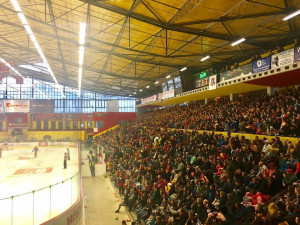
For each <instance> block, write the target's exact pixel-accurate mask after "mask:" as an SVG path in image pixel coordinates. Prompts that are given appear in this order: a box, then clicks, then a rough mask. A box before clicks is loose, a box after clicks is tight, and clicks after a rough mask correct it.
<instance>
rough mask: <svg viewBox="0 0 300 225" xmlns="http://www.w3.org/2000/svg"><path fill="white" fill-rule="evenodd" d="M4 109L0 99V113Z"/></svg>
mask: <svg viewBox="0 0 300 225" xmlns="http://www.w3.org/2000/svg"><path fill="white" fill-rule="evenodd" d="M3 109H4V101H0V113H3V111H4V110H3Z"/></svg>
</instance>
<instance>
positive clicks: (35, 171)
mask: <svg viewBox="0 0 300 225" xmlns="http://www.w3.org/2000/svg"><path fill="white" fill-rule="evenodd" d="M52 170H53V167H47V168H31V169H18V170H17V171H16V172H14V174H13V175H20V174H41V173H51V172H52Z"/></svg>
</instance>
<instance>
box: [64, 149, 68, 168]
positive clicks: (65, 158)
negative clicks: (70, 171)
mask: <svg viewBox="0 0 300 225" xmlns="http://www.w3.org/2000/svg"><path fill="white" fill-rule="evenodd" d="M67 160H68V155H67V153H66V152H65V154H64V169H67Z"/></svg>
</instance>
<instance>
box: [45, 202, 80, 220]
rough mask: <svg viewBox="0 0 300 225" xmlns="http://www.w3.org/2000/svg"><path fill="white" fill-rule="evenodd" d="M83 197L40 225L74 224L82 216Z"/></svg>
mask: <svg viewBox="0 0 300 225" xmlns="http://www.w3.org/2000/svg"><path fill="white" fill-rule="evenodd" d="M82 208H83V198H81V199H80V200H79V201H77V202H76V203H75V204H74V205H73V206H72V207H71V208H69V209H68V210H67V211H65V212H63V213H62V214H60V215H58V216H57V217H54V218H53V219H51V220H49V221H48V222H45V223H43V224H41V225H76V224H78V222H79V221H80V219H81V217H82V212H83V211H82Z"/></svg>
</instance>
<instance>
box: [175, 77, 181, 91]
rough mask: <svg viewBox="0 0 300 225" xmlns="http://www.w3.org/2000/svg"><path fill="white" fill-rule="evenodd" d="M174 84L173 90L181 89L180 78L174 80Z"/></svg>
mask: <svg viewBox="0 0 300 225" xmlns="http://www.w3.org/2000/svg"><path fill="white" fill-rule="evenodd" d="M174 84H175V88H180V87H181V78H180V76H178V77H175V78H174Z"/></svg>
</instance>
